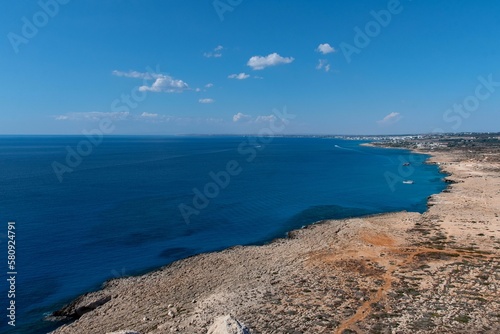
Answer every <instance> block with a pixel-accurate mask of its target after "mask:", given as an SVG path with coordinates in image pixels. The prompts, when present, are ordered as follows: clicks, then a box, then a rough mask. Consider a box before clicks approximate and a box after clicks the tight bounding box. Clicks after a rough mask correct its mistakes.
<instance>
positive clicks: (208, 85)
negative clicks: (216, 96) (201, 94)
mask: <svg viewBox="0 0 500 334" xmlns="http://www.w3.org/2000/svg"><path fill="white" fill-rule="evenodd" d="M213 86H214V84H213V83H211V82H210V83H207V84H206V85H205V88H212V87H213Z"/></svg>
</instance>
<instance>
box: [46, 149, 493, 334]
mask: <svg viewBox="0 0 500 334" xmlns="http://www.w3.org/2000/svg"><path fill="white" fill-rule="evenodd" d="M495 161H500V157H486V156H479V157H476V158H475V159H467V158H466V157H465V156H462V155H461V154H459V153H456V152H439V153H433V157H432V159H431V162H432V163H439V164H440V166H441V168H442V169H443V170H444V171H446V172H448V173H450V174H451V176H449V177H448V178H447V179H449V180H450V181H452V182H454V183H451V184H450V187H449V188H448V189H447V190H446V191H445V192H443V193H441V194H438V195H434V196H432V197H431V198H430V199H429V206H430V207H429V210H428V211H427V212H426V213H424V214H418V213H407V212H399V213H392V214H384V215H377V216H371V217H365V218H357V219H346V220H338V221H327V222H322V223H320V224H315V225H312V226H310V227H308V228H305V229H302V230H298V231H293V232H291V233H290V238H289V239H283V240H277V241H275V242H273V243H272V244H269V245H265V246H259V247H257V246H256V247H236V248H233V249H229V250H226V251H223V252H218V253H211V254H202V255H199V256H196V257H193V258H189V259H186V260H182V261H178V262H176V263H174V264H172V265H170V266H168V267H165V268H163V269H162V270H159V271H156V272H153V273H150V274H147V275H144V276H140V277H131V278H125V279H119V280H114V281H111V282H108V283H107V285H106V286H105V288H104V289H103V290H101V291H98V292H95V293H91V294H88V295H86V296H84V297H82V298H81V299H80V300H79V301H78V302H76V303H75V304H74V305H71V307H69V308H68V309H66V310H64V311H65V312H66V313H71V312H75V310H76V309H78V308H79V307H80V310H79V311H81V310H82V309H81V307H82V306H89V305H90V304H91V303H92V302H96V301H97V303H94V305H90V308H94V307H95V306H96V305H98V304H102V303H104V304H103V305H102V306H99V307H97V308H95V309H94V310H92V311H90V312H88V313H85V314H84V315H83V316H81V317H80V318H79V319H78V320H76V321H75V322H73V323H71V324H68V325H65V326H63V327H61V328H59V329H58V330H56V331H55V332H54V333H61V334H62V333H79V334H80V333H106V332H113V331H117V330H123V329H133V330H136V331H138V332H140V333H144V334H146V333H149V334H153V333H170V332H179V333H206V332H207V328H208V327H209V326H210V325H211V324H212V322H213V320H214V319H215V318H217V317H219V316H222V315H228V314H231V315H232V316H234V317H235V318H237V319H238V320H239V321H241V322H242V323H244V324H245V325H247V326H248V328H250V330H251V332H252V333H499V332H500V325H499V323H500V304H499V301H500V294H499V292H498V287H499V281H500V257H499V253H500V217H499V215H500V163H499V162H495Z"/></svg>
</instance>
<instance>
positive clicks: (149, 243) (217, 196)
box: [0, 136, 446, 333]
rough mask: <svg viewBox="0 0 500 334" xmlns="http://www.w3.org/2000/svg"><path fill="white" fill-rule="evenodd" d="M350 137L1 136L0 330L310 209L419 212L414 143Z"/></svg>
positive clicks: (269, 233)
mask: <svg viewBox="0 0 500 334" xmlns="http://www.w3.org/2000/svg"><path fill="white" fill-rule="evenodd" d="M360 143H362V142H360V141H349V140H340V139H331V138H295V137H289V138H286V137H283V138H281V137H280V138H260V137H236V136H233V137H223V136H207V137H168V136H158V137H155V136H147V137H146V136H145V137H139V136H133V137H127V136H112V137H105V138H104V139H103V140H102V142H100V141H95V142H94V143H91V142H89V141H87V140H86V139H85V138H84V137H77V136H55V137H52V136H15V137H14V136H2V137H0V172H1V173H0V242H1V244H2V247H1V248H2V249H3V251H2V253H3V256H4V260H2V261H1V263H3V264H2V267H1V268H2V269H1V272H2V275H3V277H2V282H3V283H2V284H1V287H0V295H1V297H0V301H1V306H0V310H4V311H0V313H5V314H0V315H1V317H2V322H1V326H2V327H0V332H2V333H45V332H48V331H50V330H52V329H54V328H55V327H57V324H54V323H50V322H45V321H43V318H44V316H45V315H47V314H49V313H50V312H52V311H54V310H56V309H58V308H59V307H61V306H62V305H63V304H65V303H67V302H69V301H71V300H72V299H73V298H75V297H77V296H78V295H80V294H83V293H85V292H89V291H92V290H96V289H98V288H99V287H100V286H101V285H102V283H103V282H104V281H106V280H108V279H112V278H116V277H123V276H128V275H138V274H141V273H145V272H147V271H150V270H154V269H156V268H159V267H161V266H163V265H166V264H169V263H171V262H172V261H175V260H178V259H181V258H185V257H188V256H191V255H194V254H198V253H203V252H210V251H216V250H221V249H224V248H227V247H230V246H234V245H250V244H263V243H266V242H270V241H271V240H273V239H274V238H278V237H284V236H285V235H286V232H287V231H290V230H293V229H297V228H300V227H302V226H304V225H307V224H311V223H314V222H316V221H319V220H323V219H329V218H343V217H354V216H360V215H367V214H375V213H383V212H391V211H400V210H407V211H417V212H424V211H425V210H426V201H427V197H428V196H429V195H431V194H435V193H438V192H440V191H442V190H443V189H444V188H445V186H446V185H445V183H444V182H443V181H442V178H443V176H444V175H443V174H440V172H439V170H438V168H437V167H436V166H435V165H428V164H425V163H424V161H425V159H426V158H427V156H425V155H415V154H411V153H410V152H409V151H406V150H397V149H381V148H373V147H364V146H360ZM78 151H80V153H78ZM68 152H72V153H68ZM405 162H410V166H403V164H404V163H405ZM55 171H57V173H56V172H55ZM406 179H411V180H413V181H414V184H411V185H410V184H403V183H402V181H403V180H406ZM9 221H14V222H15V227H16V229H15V233H16V234H15V237H16V271H17V275H16V291H15V295H16V297H15V302H16V304H15V305H16V327H15V328H13V327H10V326H8V325H7V320H8V318H7V317H6V315H7V311H6V309H7V307H8V305H9V304H8V303H9V301H10V299H8V298H7V293H8V291H7V290H8V284H7V283H6V275H5V274H6V272H7V271H8V268H7V240H8V239H7V223H8V222H9Z"/></svg>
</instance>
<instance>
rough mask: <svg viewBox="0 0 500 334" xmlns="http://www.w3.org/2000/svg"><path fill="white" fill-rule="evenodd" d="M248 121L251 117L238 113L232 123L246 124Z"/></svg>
mask: <svg viewBox="0 0 500 334" xmlns="http://www.w3.org/2000/svg"><path fill="white" fill-rule="evenodd" d="M250 120H252V116H250V115H245V114H243V113H240V112H239V113H237V114H236V115H234V116H233V122H244V121H247V122H248V121H250Z"/></svg>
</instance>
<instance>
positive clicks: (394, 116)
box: [377, 112, 402, 125]
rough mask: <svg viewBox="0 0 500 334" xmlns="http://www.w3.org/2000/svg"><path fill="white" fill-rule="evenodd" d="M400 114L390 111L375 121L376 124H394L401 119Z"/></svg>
mask: <svg viewBox="0 0 500 334" xmlns="http://www.w3.org/2000/svg"><path fill="white" fill-rule="evenodd" d="M401 118H402V116H401V114H400V113H398V112H391V113H390V114H389V115H387V116H385V117H384V118H383V119H381V120H380V121H377V123H378V124H381V125H389V124H394V123H397V122H399V121H400V120H401Z"/></svg>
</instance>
